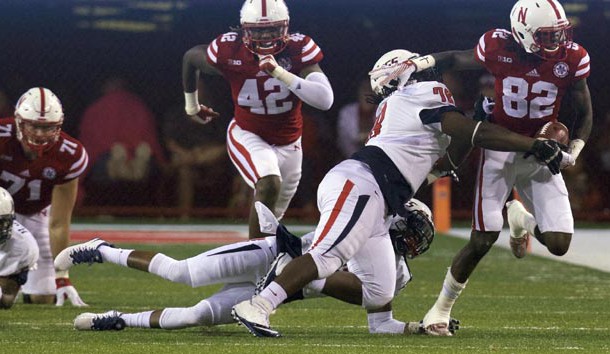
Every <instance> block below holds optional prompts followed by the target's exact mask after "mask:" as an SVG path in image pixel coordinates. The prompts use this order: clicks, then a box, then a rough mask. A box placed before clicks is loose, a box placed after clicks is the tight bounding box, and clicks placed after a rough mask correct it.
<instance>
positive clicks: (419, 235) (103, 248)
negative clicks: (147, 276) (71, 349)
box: [55, 199, 457, 334]
mask: <svg viewBox="0 0 610 354" xmlns="http://www.w3.org/2000/svg"><path fill="white" fill-rule="evenodd" d="M407 209H408V214H407V217H406V218H404V217H400V216H397V217H396V218H394V219H393V220H392V224H391V226H390V233H391V235H392V241H393V244H394V246H395V250H396V254H394V255H392V257H391V259H392V260H395V262H396V263H395V274H396V275H395V279H396V281H397V284H396V289H397V292H398V291H399V290H401V289H402V288H403V287H404V286H405V285H406V284H407V282H408V281H409V280H410V279H411V273H410V271H409V268H408V266H407V263H406V260H405V257H406V258H409V259H411V258H414V257H416V256H418V255H420V254H422V253H424V252H425V251H426V250H427V249H428V248H429V246H430V244H431V242H432V240H433V238H434V224H433V222H432V213H431V212H430V209H429V208H428V207H427V206H426V205H425V204H423V203H421V202H420V201H418V200H416V199H412V200H411V201H409V203H408V205H407ZM256 210H257V213H258V218H259V220H260V223H261V231H262V232H265V233H267V234H276V235H277V236H271V237H267V238H264V239H258V240H251V241H247V242H238V243H235V244H231V245H226V246H222V247H219V248H216V249H213V250H210V251H207V252H204V253H202V254H200V255H197V256H195V257H192V258H189V259H186V260H184V261H177V260H174V259H172V258H169V257H167V256H165V255H163V254H160V253H153V252H147V251H137V250H126V249H120V248H114V247H111V246H110V245H108V244H107V243H105V242H104V241H103V240H100V239H95V240H92V241H89V242H86V243H83V244H79V245H74V246H72V247H70V248H68V249H66V250H65V251H63V252H62V253H60V254H59V255H58V257H57V258H56V259H55V265H56V266H57V267H58V269H67V268H68V267H70V266H72V265H73V264H80V263H93V262H108V263H115V264H119V265H122V266H127V267H130V268H134V269H139V270H143V271H146V272H150V273H153V274H156V275H158V276H160V277H163V278H165V279H167V280H170V281H173V282H177V283H183V284H187V285H189V286H192V287H199V286H205V285H210V284H216V283H224V284H225V286H224V287H223V288H222V289H221V290H220V291H219V292H217V293H216V294H214V295H212V296H211V297H209V298H207V299H205V300H202V301H201V302H199V303H198V304H196V305H195V306H192V307H186V308H166V309H163V310H155V311H145V312H140V313H121V312H118V311H115V310H111V311H108V312H105V313H101V314H94V313H83V314H81V315H79V316H78V317H77V318H76V319H75V321H74V326H75V328H76V329H78V330H121V329H123V328H125V327H139V328H162V329H178V328H185V327H190V326H200V325H208V326H209V325H219V324H226V323H232V322H233V321H232V318H231V308H232V307H233V305H235V304H236V303H238V302H240V301H242V300H245V299H248V298H250V297H251V296H252V295H253V294H254V292H255V286H257V287H261V286H262V285H263V284H265V282H266V281H270V280H272V277H273V276H276V275H277V274H280V273H281V270H282V267H283V266H284V265H285V264H286V263H287V262H289V260H290V259H292V257H297V256H299V255H300V254H302V252H304V251H305V250H307V248H308V247H309V246H310V245H311V240H312V239H313V232H312V233H309V234H307V235H305V236H303V237H302V238H300V239H299V238H297V237H295V236H293V235H291V234H290V233H289V232H288V231H287V230H286V228H285V227H284V226H283V225H280V224H279V223H278V221H277V219H276V217H275V216H274V215H273V213H272V212H271V210H269V209H268V208H266V207H265V206H264V205H263V204H262V203H260V202H257V203H256ZM372 248H373V247H372ZM276 255H278V257H277V258H276ZM274 258H276V261H275V262H273V263H272V260H273V259H274ZM347 267H348V269H350V272H346V271H340V272H337V273H336V274H333V275H332V276H331V277H329V278H328V279H321V280H315V281H313V282H312V283H310V284H309V285H308V286H307V287H306V289H305V291H304V292H302V293H299V294H298V296H294V297H293V298H292V299H289V300H290V301H292V300H297V299H303V298H311V297H317V296H321V294H324V295H329V296H333V297H336V298H338V299H341V300H343V301H346V302H350V303H354V304H357V305H361V304H362V296H363V293H366V292H367V291H368V292H374V289H373V290H367V288H372V287H374V286H375V282H374V281H373V279H372V278H371V275H372V273H371V272H370V269H367V265H366V264H358V263H357V262H355V261H350V262H348V263H347ZM266 274H267V275H266ZM263 276H265V277H264V278H263ZM257 283H258V284H257ZM368 320H369V331H370V333H384V334H423V333H424V331H423V328H422V327H421V326H420V324H419V322H409V323H404V322H401V321H398V320H395V319H393V316H392V312H391V309H388V310H387V311H386V312H384V313H379V312H376V313H370V314H369V315H368ZM456 325H457V324H456V321H454V322H452V329H453V330H455V329H457V326H456Z"/></svg>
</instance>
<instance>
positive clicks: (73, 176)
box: [64, 151, 89, 180]
mask: <svg viewBox="0 0 610 354" xmlns="http://www.w3.org/2000/svg"><path fill="white" fill-rule="evenodd" d="M83 155H84V157H85V160H84V161H83V163H82V164H81V165H80V168H78V170H76V171H74V172H72V173H69V174H67V175H66V177H64V179H65V180H69V179H72V178H76V177H78V176H80V175H81V174H82V173H83V172H85V169H86V168H87V165H88V164H89V156H88V155H87V153H86V152H85V151H83ZM79 161H80V160H79ZM76 164H78V162H77V163H75V164H74V165H76ZM74 165H72V166H73V167H74ZM71 171H72V169H71Z"/></svg>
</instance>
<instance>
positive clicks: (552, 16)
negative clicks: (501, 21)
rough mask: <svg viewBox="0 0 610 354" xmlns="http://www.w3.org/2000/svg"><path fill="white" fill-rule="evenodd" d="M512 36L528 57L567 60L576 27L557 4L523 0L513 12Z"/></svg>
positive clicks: (544, 0) (548, 0) (552, 1)
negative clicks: (530, 54)
mask: <svg viewBox="0 0 610 354" xmlns="http://www.w3.org/2000/svg"><path fill="white" fill-rule="evenodd" d="M510 26H511V32H512V34H513V37H514V38H515V41H517V43H519V45H521V47H523V49H525V51H526V52H528V53H533V54H536V55H538V56H539V57H541V58H543V59H550V60H563V59H565V56H566V54H567V51H566V47H567V46H568V45H570V43H571V42H572V26H571V25H570V21H569V20H568V18H567V17H566V13H565V11H564V10H563V7H562V6H561V4H560V3H559V2H558V1H557V0H519V1H517V3H515V5H514V6H513V9H512V10H511V12H510Z"/></svg>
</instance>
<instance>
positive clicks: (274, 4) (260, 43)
mask: <svg viewBox="0 0 610 354" xmlns="http://www.w3.org/2000/svg"><path fill="white" fill-rule="evenodd" d="M289 20H290V16H289V15H288V7H287V6H286V4H285V3H284V0H246V2H245V3H244V5H243V6H242V8H241V13H240V22H241V27H242V30H243V35H242V41H243V42H244V45H245V46H246V48H248V50H250V51H251V52H252V53H254V54H257V55H267V54H271V55H273V54H277V53H279V52H281V51H282V50H284V48H285V47H286V44H287V43H288V21H289Z"/></svg>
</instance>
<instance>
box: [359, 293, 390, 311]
mask: <svg viewBox="0 0 610 354" xmlns="http://www.w3.org/2000/svg"><path fill="white" fill-rule="evenodd" d="M393 298H394V295H393V294H390V293H387V294H370V293H369V292H367V291H363V292H362V307H364V308H365V309H367V310H377V309H380V308H382V307H384V306H385V305H387V304H388V303H390V302H391V301H392V299H393Z"/></svg>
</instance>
